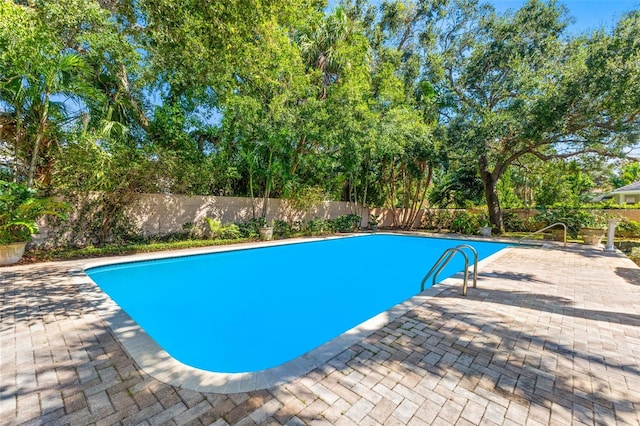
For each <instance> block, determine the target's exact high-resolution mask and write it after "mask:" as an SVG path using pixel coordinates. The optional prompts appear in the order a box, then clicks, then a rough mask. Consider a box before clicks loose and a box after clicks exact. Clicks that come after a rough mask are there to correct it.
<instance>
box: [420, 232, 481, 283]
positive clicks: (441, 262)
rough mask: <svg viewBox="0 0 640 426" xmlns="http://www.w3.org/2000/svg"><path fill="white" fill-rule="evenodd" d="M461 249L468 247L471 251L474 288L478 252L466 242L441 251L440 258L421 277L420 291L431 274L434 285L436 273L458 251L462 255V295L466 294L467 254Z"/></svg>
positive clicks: (476, 276)
mask: <svg viewBox="0 0 640 426" xmlns="http://www.w3.org/2000/svg"><path fill="white" fill-rule="evenodd" d="M463 249H469V250H471V252H472V253H473V288H476V283H477V281H478V252H477V251H476V249H475V248H473V247H471V246H470V245H468V244H460V245H458V246H456V247H451V248H448V249H446V250H445V251H444V253H442V256H440V259H438V261H437V262H436V263H435V264H434V265H433V267H432V268H431V270H430V271H429V272H428V273H427V275H425V276H424V278H423V279H422V283H420V291H424V284H425V283H426V282H427V280H428V279H429V277H430V276H431V275H433V285H435V284H436V279H437V277H438V274H439V273H440V272H442V270H443V269H444V268H445V267H446V266H447V265H448V264H449V262H450V261H451V259H453V257H454V256H455V255H456V253H460V254H461V255H462V256H463V257H464V282H463V284H462V295H463V296H466V295H467V282H468V278H469V256H467V253H465V251H464V250H463Z"/></svg>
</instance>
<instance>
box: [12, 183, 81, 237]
mask: <svg viewBox="0 0 640 426" xmlns="http://www.w3.org/2000/svg"><path fill="white" fill-rule="evenodd" d="M68 208H69V206H68V205H67V204H66V203H63V202H59V201H55V200H53V199H51V198H42V197H39V196H37V194H36V191H34V190H32V189H29V188H27V187H25V186H23V185H19V184H15V183H12V182H5V181H0V244H8V243H16V242H24V241H30V240H31V234H37V233H38V232H39V230H38V225H37V223H36V222H37V221H38V220H39V219H41V218H42V217H44V216H47V215H50V216H57V217H61V218H64V217H65V212H66V211H67V210H68Z"/></svg>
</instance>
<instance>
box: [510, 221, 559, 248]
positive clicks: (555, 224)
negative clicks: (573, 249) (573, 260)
mask: <svg viewBox="0 0 640 426" xmlns="http://www.w3.org/2000/svg"><path fill="white" fill-rule="evenodd" d="M558 225H562V227H563V228H564V235H563V237H562V242H563V243H564V246H565V247H566V246H567V225H565V224H564V223H562V222H556V223H554V224H553V225H549V226H545V227H544V228H542V229H539V230H537V231H536V232H532V233H530V234H527V235H525V236H524V237H522V238H520V239H519V240H518V244H520V243H522V240H524V239H526V238H527V237H530V236H532V235H535V234H539V233H540V232H542V231H546V230H547V229H550V228H553V227H554V226H558Z"/></svg>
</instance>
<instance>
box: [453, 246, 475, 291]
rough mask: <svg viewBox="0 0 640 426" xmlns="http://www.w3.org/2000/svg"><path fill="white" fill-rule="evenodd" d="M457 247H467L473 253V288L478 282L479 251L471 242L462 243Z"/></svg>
mask: <svg viewBox="0 0 640 426" xmlns="http://www.w3.org/2000/svg"><path fill="white" fill-rule="evenodd" d="M456 248H466V249H469V250H471V252H472V253H473V288H476V284H477V282H478V251H477V250H476V249H475V248H474V247H472V246H470V245H469V244H460V245H458V246H456Z"/></svg>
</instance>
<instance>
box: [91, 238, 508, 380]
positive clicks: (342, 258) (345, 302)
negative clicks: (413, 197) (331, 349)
mask: <svg viewBox="0 0 640 426" xmlns="http://www.w3.org/2000/svg"><path fill="white" fill-rule="evenodd" d="M460 243H462V241H460V240H452V239H436V238H426V237H412V236H398V235H369V236H358V237H350V238H340V239H331V240H324V241H316V242H306V243H297V244H287V245H280V246H275V247H265V248H256V249H245V250H235V251H227V252H221V253H213V254H207V255H198V256H187V257H180V258H171V259H165V260H155V261H148V262H135V263H127V264H117V265H111V266H104V267H98V268H92V269H88V270H87V274H88V275H89V276H90V277H91V279H93V281H95V282H96V284H98V286H99V287H100V288H102V290H103V291H104V292H106V293H107V294H108V295H109V296H110V297H111V298H112V299H113V300H114V301H115V302H116V303H118V305H120V306H121V307H122V308H123V309H124V310H125V311H126V312H127V313H128V314H129V316H131V317H132V318H133V319H134V320H135V321H136V322H137V323H138V324H139V325H140V326H141V327H142V328H143V329H144V330H145V331H146V332H147V333H148V334H149V335H150V336H151V337H152V338H153V339H154V340H155V341H156V342H157V343H158V344H159V345H160V346H161V347H162V348H163V349H165V350H166V351H167V352H168V353H169V354H170V355H171V356H173V357H174V358H176V359H177V360H179V361H181V362H183V363H185V364H187V365H190V366H193V367H197V368H201V369H204V370H209V371H216V372H223V373H236V372H250V371H258V370H262V369H266V368H271V367H275V366H278V365H280V364H283V363H285V362H287V361H290V360H292V359H294V358H297V357H298V356H300V355H302V354H304V353H306V352H308V351H310V350H312V349H314V348H315V347H317V346H320V345H321V344H323V343H325V342H327V341H329V340H331V339H332V338H334V337H336V336H338V335H340V334H342V333H343V332H345V331H347V330H349V329H350V328H352V327H354V326H356V325H358V324H360V323H362V322H363V321H366V320H367V319H369V318H371V317H373V316H375V315H377V314H379V313H380V312H383V311H385V310H387V309H389V308H391V307H393V306H394V305H396V304H398V303H400V302H402V301H404V300H406V299H408V298H410V297H412V296H414V295H416V294H417V293H419V292H420V282H421V280H422V278H423V277H424V275H425V273H426V272H427V271H428V270H429V269H430V268H431V266H432V265H433V264H434V263H435V261H436V260H437V259H438V257H439V256H440V255H441V254H442V252H443V251H444V250H445V249H446V248H448V247H455V246H456V245H458V244H460ZM465 243H467V244H471V245H472V246H473V247H475V248H476V250H477V251H478V253H479V257H480V258H481V259H482V258H485V257H487V256H489V255H491V254H493V253H495V252H497V251H499V250H501V249H502V248H504V247H506V244H498V243H487V242H476V241H473V242H465ZM462 269H463V260H462V256H456V257H455V258H454V261H452V262H451V263H450V264H449V266H448V267H447V268H446V269H445V270H444V271H443V272H442V273H441V274H440V275H439V277H438V279H439V280H443V279H445V278H446V277H448V276H451V275H453V274H455V273H456V272H458V271H460V270H462ZM430 284H431V283H430V282H429V283H428V285H430Z"/></svg>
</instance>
